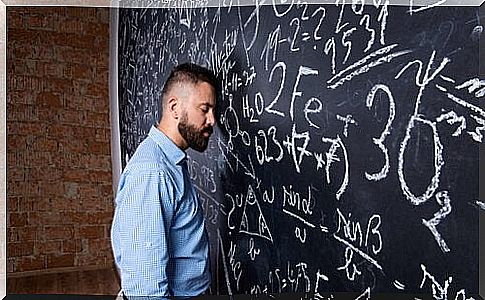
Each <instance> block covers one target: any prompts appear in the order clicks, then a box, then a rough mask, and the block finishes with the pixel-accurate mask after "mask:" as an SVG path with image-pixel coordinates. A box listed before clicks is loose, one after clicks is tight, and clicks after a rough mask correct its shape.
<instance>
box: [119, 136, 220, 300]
mask: <svg viewBox="0 0 485 300" xmlns="http://www.w3.org/2000/svg"><path fill="white" fill-rule="evenodd" d="M186 160H187V159H186V154H185V152H184V151H182V150H181V149H180V148H178V147H177V146H176V145H175V144H174V143H173V142H172V141H171V140H170V139H169V138H168V137H167V136H166V135H165V134H163V133H162V132H161V131H160V130H158V129H157V128H156V127H152V128H151V130H150V132H149V134H148V137H147V138H146V139H145V140H144V141H143V142H142V143H141V144H140V145H139V146H138V149H137V150H136V152H135V154H134V155H133V157H132V158H131V160H130V161H129V162H128V164H127V166H126V168H125V170H124V171H123V174H122V175H121V178H120V182H119V187H118V192H117V196H116V206H115V213H114V218H113V224H112V227H111V241H112V247H113V254H114V258H115V263H116V265H117V267H118V269H119V271H120V275H121V288H122V290H123V292H124V294H125V295H126V296H127V297H128V298H129V299H130V298H131V299H134V298H133V296H155V297H154V298H151V297H150V299H165V298H166V297H169V296H196V295H199V294H201V293H203V292H204V291H206V290H207V289H208V287H209V283H210V272H209V245H208V237H207V232H206V230H205V228H204V218H203V212H202V207H201V205H200V203H199V201H198V198H197V194H196V192H195V190H194V186H193V185H192V183H191V181H190V176H189V174H188V170H187V163H186Z"/></svg>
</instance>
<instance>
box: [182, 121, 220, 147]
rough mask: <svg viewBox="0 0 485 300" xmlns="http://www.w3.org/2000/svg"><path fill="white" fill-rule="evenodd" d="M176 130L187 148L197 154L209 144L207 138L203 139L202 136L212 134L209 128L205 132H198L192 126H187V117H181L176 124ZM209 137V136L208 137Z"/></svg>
mask: <svg viewBox="0 0 485 300" xmlns="http://www.w3.org/2000/svg"><path fill="white" fill-rule="evenodd" d="M178 130H179V132H180V135H181V136H182V137H183V138H184V140H185V141H186V142H187V144H188V146H189V147H190V148H192V149H194V150H196V151H198V152H203V151H205V149H207V145H208V144H209V137H207V138H206V137H205V136H204V135H203V134H204V133H205V132H208V133H209V134H211V133H212V128H211V127H209V128H207V129H205V130H202V131H198V130H197V129H196V128H195V127H194V126H192V125H189V124H188V119H187V116H183V117H182V119H181V120H180V123H179V124H178ZM209 136H210V135H209Z"/></svg>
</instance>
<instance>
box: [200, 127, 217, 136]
mask: <svg viewBox="0 0 485 300" xmlns="http://www.w3.org/2000/svg"><path fill="white" fill-rule="evenodd" d="M213 131H214V130H213V129H212V127H207V128H205V129H203V130H202V133H206V132H207V133H209V135H212V132H213Z"/></svg>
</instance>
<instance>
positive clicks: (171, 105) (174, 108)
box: [167, 97, 180, 119]
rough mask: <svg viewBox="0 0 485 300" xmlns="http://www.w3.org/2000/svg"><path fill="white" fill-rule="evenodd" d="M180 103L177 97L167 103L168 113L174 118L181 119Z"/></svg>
mask: <svg viewBox="0 0 485 300" xmlns="http://www.w3.org/2000/svg"><path fill="white" fill-rule="evenodd" d="M179 111H180V102H179V101H178V99H177V98H176V97H170V98H169V99H168V101H167V112H168V113H169V114H170V115H171V116H172V117H173V118H174V119H178V118H179V113H180V112H179Z"/></svg>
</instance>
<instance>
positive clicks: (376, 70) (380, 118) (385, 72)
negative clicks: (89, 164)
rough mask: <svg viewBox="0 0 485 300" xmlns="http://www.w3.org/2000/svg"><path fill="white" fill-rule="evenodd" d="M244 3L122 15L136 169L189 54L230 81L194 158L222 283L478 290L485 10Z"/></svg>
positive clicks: (123, 75) (122, 74) (124, 99)
mask: <svg viewBox="0 0 485 300" xmlns="http://www.w3.org/2000/svg"><path fill="white" fill-rule="evenodd" d="M190 3H192V2H190ZM237 3H238V2H237V1H235V0H234V1H222V2H221V3H220V6H219V7H186V6H184V7H181V8H172V9H166V8H165V9H153V8H144V9H120V14H119V61H118V68H119V106H120V126H121V143H122V145H121V146H122V147H121V149H122V160H123V165H125V164H126V161H127V160H128V159H129V158H130V156H131V155H132V154H133V152H134V150H135V149H136V146H137V145H138V143H139V142H140V141H141V140H142V139H143V138H144V137H145V135H146V133H147V132H148V130H149V128H150V126H152V125H153V124H155V123H156V122H157V121H158V119H159V116H160V112H159V107H160V101H159V99H160V91H161V88H162V85H163V82H164V81H165V79H166V77H167V76H168V73H169V72H170V70H171V69H172V68H173V67H174V66H175V65H177V64H179V63H182V62H186V61H192V62H195V63H199V64H202V65H205V66H207V67H209V68H211V69H212V70H214V71H215V73H216V74H217V76H218V77H219V78H220V79H221V81H222V83H223V91H222V96H221V99H220V102H219V107H218V118H219V125H218V128H217V130H216V131H215V132H216V134H215V135H214V136H213V137H212V139H211V142H210V145H209V149H208V150H207V151H206V152H205V153H203V154H199V153H195V152H191V151H189V157H190V159H189V168H190V172H191V176H192V179H193V181H194V182H195V184H196V186H197V190H198V191H199V194H200V196H201V197H200V198H201V201H202V203H203V206H204V209H205V216H206V220H207V229H208V231H209V235H210V238H211V253H212V271H213V283H212V289H211V293H212V294H250V293H251V294H261V293H289V292H309V293H312V294H314V295H315V298H318V297H319V295H323V294H324V293H328V292H339V291H340V292H345V291H351V292H357V293H359V294H362V295H363V297H364V296H366V295H369V294H372V293H424V294H430V295H431V294H432V295H433V296H434V297H435V298H436V299H448V298H450V299H465V298H468V297H469V295H471V294H476V293H478V283H479V282H478V276H479V274H478V265H479V264H478V259H479V248H478V240H479V235H478V219H479V214H480V211H481V210H483V209H484V207H485V206H484V204H483V203H482V202H480V201H479V200H478V189H479V184H478V172H479V168H478V155H479V154H478V149H479V146H480V143H482V139H483V130H484V128H485V110H483V109H482V108H480V103H481V102H483V101H484V97H483V96H484V94H485V90H484V83H483V82H482V81H480V80H479V78H478V65H479V55H478V53H479V49H478V41H479V37H480V35H481V32H482V29H483V27H482V26H481V25H480V23H479V15H478V8H473V7H438V6H436V7H433V6H430V7H413V6H390V5H388V2H386V1H384V0H382V1H381V0H380V1H374V2H370V3H368V5H367V4H366V5H362V2H361V1H356V2H354V3H353V4H352V3H346V2H345V0H344V1H336V3H335V4H329V5H315V4H312V5H307V4H305V3H303V2H297V0H288V1H287V2H286V4H285V5H276V3H275V2H274V1H264V0H263V1H261V2H258V3H257V5H253V6H238V5H237ZM410 3H412V2H410Z"/></svg>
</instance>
